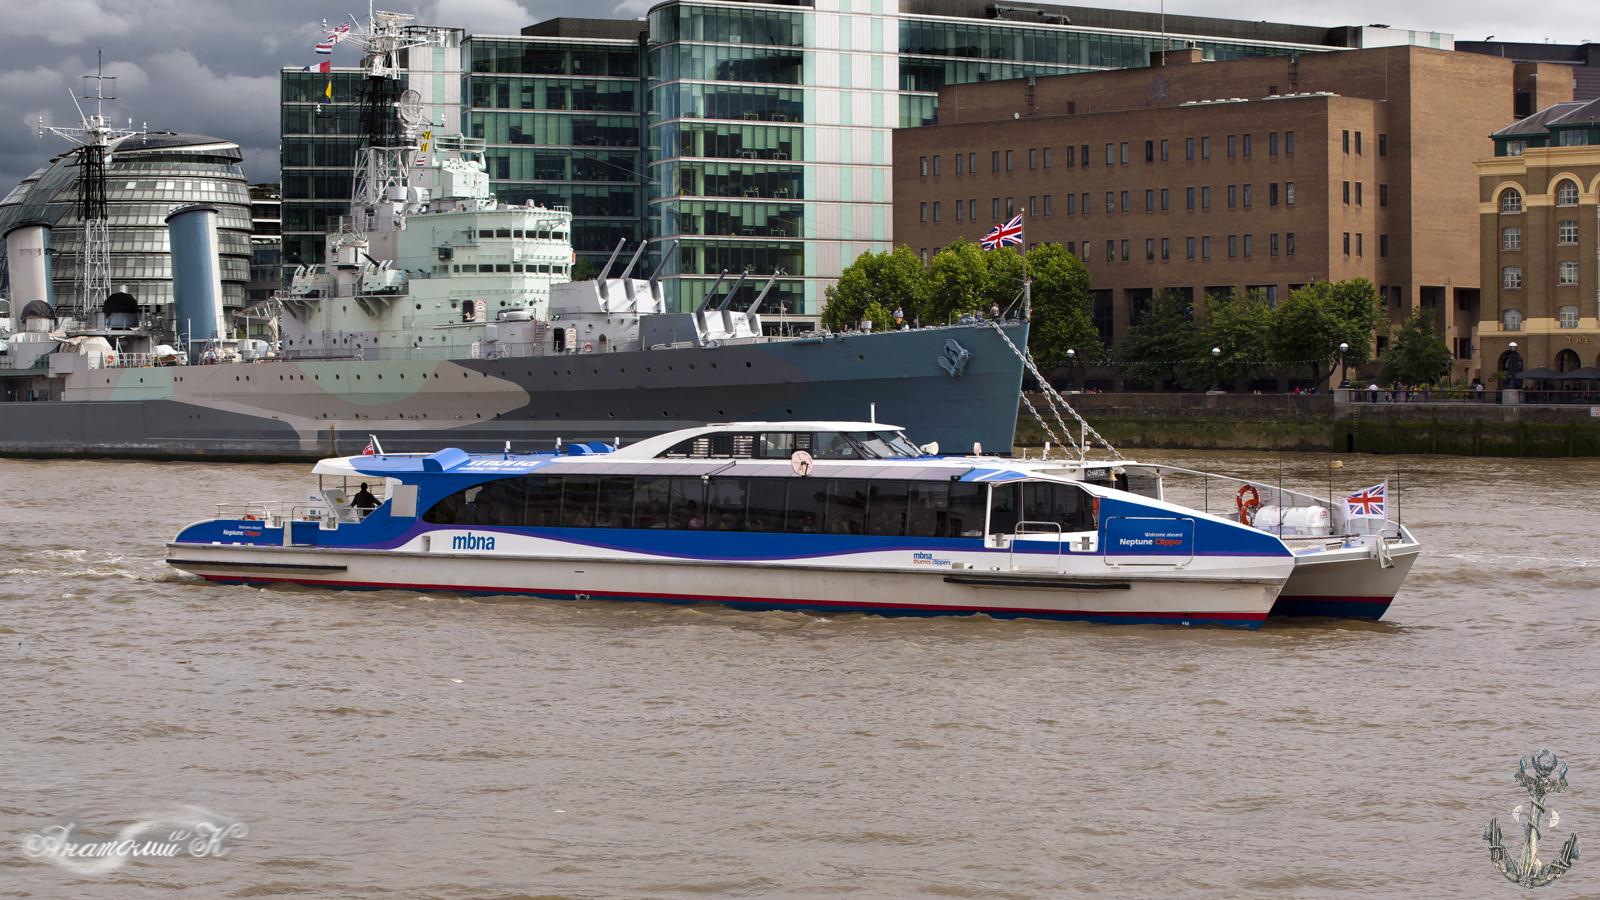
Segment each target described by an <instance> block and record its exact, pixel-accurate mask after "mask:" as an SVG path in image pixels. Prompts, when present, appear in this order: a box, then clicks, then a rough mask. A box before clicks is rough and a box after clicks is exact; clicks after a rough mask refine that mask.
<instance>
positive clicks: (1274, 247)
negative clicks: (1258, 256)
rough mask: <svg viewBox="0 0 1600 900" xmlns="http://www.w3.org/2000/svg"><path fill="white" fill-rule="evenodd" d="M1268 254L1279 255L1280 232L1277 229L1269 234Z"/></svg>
mask: <svg viewBox="0 0 1600 900" xmlns="http://www.w3.org/2000/svg"><path fill="white" fill-rule="evenodd" d="M1267 255H1268V256H1277V255H1278V233H1277V232H1276V231H1274V232H1273V233H1272V234H1270V235H1268V236H1267Z"/></svg>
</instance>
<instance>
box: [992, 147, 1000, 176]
mask: <svg viewBox="0 0 1600 900" xmlns="http://www.w3.org/2000/svg"><path fill="white" fill-rule="evenodd" d="M989 171H991V172H994V173H996V174H998V173H999V172H1000V151H999V150H990V151H989Z"/></svg>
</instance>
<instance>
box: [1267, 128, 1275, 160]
mask: <svg viewBox="0 0 1600 900" xmlns="http://www.w3.org/2000/svg"><path fill="white" fill-rule="evenodd" d="M1267 155H1268V156H1277V155H1278V133H1277V132H1276V131H1269V132H1267Z"/></svg>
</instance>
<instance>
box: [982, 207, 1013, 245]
mask: <svg viewBox="0 0 1600 900" xmlns="http://www.w3.org/2000/svg"><path fill="white" fill-rule="evenodd" d="M980 243H982V244H983V249H985V250H998V249H999V248H1001V247H1004V246H1006V245H1007V244H1015V245H1017V246H1018V247H1020V246H1022V213H1017V214H1016V215H1015V216H1013V217H1012V219H1011V221H1009V222H1007V223H1005V224H1004V225H996V226H995V227H994V230H993V231H991V232H989V233H988V234H986V235H984V236H983V239H982V241H980Z"/></svg>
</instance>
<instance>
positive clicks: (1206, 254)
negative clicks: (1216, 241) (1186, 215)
mask: <svg viewBox="0 0 1600 900" xmlns="http://www.w3.org/2000/svg"><path fill="white" fill-rule="evenodd" d="M1200 258H1201V259H1210V258H1211V235H1209V234H1208V235H1206V236H1205V237H1203V238H1201V239H1200Z"/></svg>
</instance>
